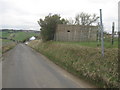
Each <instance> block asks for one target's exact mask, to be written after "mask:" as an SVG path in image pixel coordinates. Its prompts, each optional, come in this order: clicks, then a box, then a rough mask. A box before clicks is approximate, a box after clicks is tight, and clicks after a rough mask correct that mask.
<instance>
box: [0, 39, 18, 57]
mask: <svg viewBox="0 0 120 90" xmlns="http://www.w3.org/2000/svg"><path fill="white" fill-rule="evenodd" d="M15 46H16V43H15V42H13V41H11V40H6V39H0V57H1V56H2V54H4V53H5V52H7V51H8V50H10V49H12V48H13V47H15Z"/></svg>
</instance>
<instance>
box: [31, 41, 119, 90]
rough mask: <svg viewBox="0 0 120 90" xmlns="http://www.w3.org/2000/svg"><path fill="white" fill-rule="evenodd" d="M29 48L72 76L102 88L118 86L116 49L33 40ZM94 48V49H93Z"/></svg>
mask: <svg viewBox="0 0 120 90" xmlns="http://www.w3.org/2000/svg"><path fill="white" fill-rule="evenodd" d="M29 46H30V47H32V48H34V49H35V50H36V51H38V52H40V53H42V54H43V55H45V56H47V57H48V58H49V59H50V60H52V61H53V62H54V63H56V64H58V65H60V66H61V67H63V68H64V69H66V70H67V71H69V72H71V73H72V74H74V75H76V76H78V77H80V78H83V79H85V80H88V81H89V82H91V83H93V84H95V85H97V86H98V87H102V88H116V87H119V85H118V82H119V81H118V48H106V49H105V56H104V57H102V56H101V49H100V48H99V47H97V48H96V47H94V45H93V44H92V45H91V46H90V47H88V46H89V44H85V43H82V44H81V43H77V42H76V43H75V42H54V41H49V42H41V41H40V40H35V41H32V42H30V43H29ZM93 47H94V48H93Z"/></svg>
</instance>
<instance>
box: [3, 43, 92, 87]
mask: <svg viewBox="0 0 120 90" xmlns="http://www.w3.org/2000/svg"><path fill="white" fill-rule="evenodd" d="M2 87H3V88H93V86H92V85H90V84H87V83H85V82H84V81H83V80H79V79H78V78H76V77H74V76H73V75H71V74H69V73H68V72H66V71H65V70H63V69H61V68H60V67H58V66H57V65H55V64H54V63H52V62H51V61H49V60H48V59H47V58H46V57H44V56H43V55H41V54H39V53H37V52H36V51H34V50H33V49H31V48H30V47H28V46H26V45H24V44H18V45H17V46H16V47H15V48H14V49H12V50H10V51H9V52H7V53H6V54H5V55H4V59H3V62H2Z"/></svg>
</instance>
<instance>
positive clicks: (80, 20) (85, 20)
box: [75, 12, 99, 25]
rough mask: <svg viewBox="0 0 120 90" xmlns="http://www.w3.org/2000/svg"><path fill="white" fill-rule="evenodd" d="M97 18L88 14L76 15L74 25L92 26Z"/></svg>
mask: <svg viewBox="0 0 120 90" xmlns="http://www.w3.org/2000/svg"><path fill="white" fill-rule="evenodd" d="M98 18H99V17H98V16H97V15H96V14H93V15H91V14H88V13H84V12H82V13H80V14H77V15H76V17H75V24H76V25H92V24H93V23H95V22H96V21H97V20H98Z"/></svg>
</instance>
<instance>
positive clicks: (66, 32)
mask: <svg viewBox="0 0 120 90" xmlns="http://www.w3.org/2000/svg"><path fill="white" fill-rule="evenodd" d="M97 29H98V28H97V27H95V26H80V25H77V26H76V25H62V24H61V25H58V26H57V29H56V33H55V38H54V39H55V40H56V41H96V38H97Z"/></svg>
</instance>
